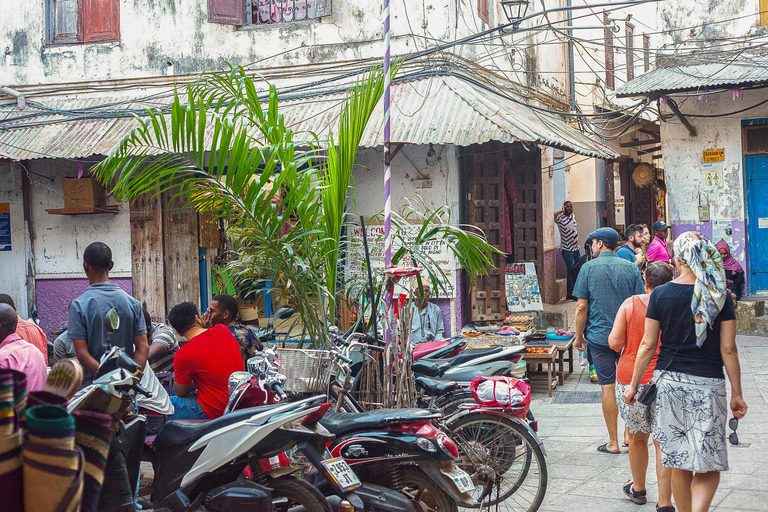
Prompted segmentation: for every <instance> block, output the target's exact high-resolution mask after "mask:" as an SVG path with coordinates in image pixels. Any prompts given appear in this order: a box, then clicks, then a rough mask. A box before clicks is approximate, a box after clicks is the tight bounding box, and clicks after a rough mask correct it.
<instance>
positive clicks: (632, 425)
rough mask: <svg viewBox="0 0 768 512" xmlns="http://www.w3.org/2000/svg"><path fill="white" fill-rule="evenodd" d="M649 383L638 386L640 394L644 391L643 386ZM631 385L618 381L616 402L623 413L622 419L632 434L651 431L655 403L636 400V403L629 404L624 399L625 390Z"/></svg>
mask: <svg viewBox="0 0 768 512" xmlns="http://www.w3.org/2000/svg"><path fill="white" fill-rule="evenodd" d="M646 385H647V384H641V385H640V387H639V388H637V392H638V394H640V393H642V391H643V388H644V387H645V386H646ZM628 387H629V385H628V384H622V383H621V382H617V383H616V404H617V405H618V406H619V412H620V413H621V419H622V420H624V425H625V426H626V427H627V429H628V430H629V433H630V434H636V433H638V432H644V433H646V434H650V433H651V428H652V425H653V404H651V405H644V404H641V403H640V402H635V404H634V405H628V404H627V402H625V401H624V392H625V391H626V390H627V388H628Z"/></svg>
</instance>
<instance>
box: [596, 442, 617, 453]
mask: <svg viewBox="0 0 768 512" xmlns="http://www.w3.org/2000/svg"><path fill="white" fill-rule="evenodd" d="M597 451H599V452H600V453H610V454H611V455H621V450H619V451H617V452H612V451H611V450H609V449H608V443H605V444H601V445H600V446H598V447H597Z"/></svg>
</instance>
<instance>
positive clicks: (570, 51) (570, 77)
mask: <svg viewBox="0 0 768 512" xmlns="http://www.w3.org/2000/svg"><path fill="white" fill-rule="evenodd" d="M566 6H568V7H571V0H567V2H566ZM565 12H566V14H567V15H568V27H569V28H568V29H567V30H566V32H567V34H568V82H569V83H568V89H569V90H568V92H569V94H570V96H571V112H575V111H576V82H575V79H576V73H575V72H574V69H573V30H571V28H570V27H572V26H573V11H572V10H570V9H568V10H567V11H565Z"/></svg>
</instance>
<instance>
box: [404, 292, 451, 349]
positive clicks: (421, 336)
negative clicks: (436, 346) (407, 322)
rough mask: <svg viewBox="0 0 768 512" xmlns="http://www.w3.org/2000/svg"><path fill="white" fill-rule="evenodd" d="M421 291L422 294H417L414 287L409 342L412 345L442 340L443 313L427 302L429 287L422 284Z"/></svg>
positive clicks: (435, 305)
mask: <svg viewBox="0 0 768 512" xmlns="http://www.w3.org/2000/svg"><path fill="white" fill-rule="evenodd" d="M421 289H422V290H423V294H421V293H420V292H419V288H418V285H416V286H415V287H414V290H413V295H414V300H413V303H412V305H411V315H412V318H411V336H410V341H411V343H413V344H414V345H418V344H419V343H423V342H425V341H435V340H441V339H443V331H444V327H443V313H442V311H440V308H439V307H438V306H437V304H433V303H431V302H429V296H430V295H431V293H432V289H431V287H430V286H429V285H428V284H426V283H423V284H422V287H421Z"/></svg>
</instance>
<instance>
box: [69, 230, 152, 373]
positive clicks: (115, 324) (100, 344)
mask: <svg viewBox="0 0 768 512" xmlns="http://www.w3.org/2000/svg"><path fill="white" fill-rule="evenodd" d="M113 266H114V263H113V262H112V250H111V249H110V248H109V246H107V244H105V243H102V242H93V243H92V244H90V245H89V246H88V247H86V248H85V251H83V270H84V271H85V275H86V276H87V277H88V282H89V283H90V286H88V289H87V290H85V293H83V294H82V295H80V296H79V297H78V298H76V299H75V300H73V301H72V303H71V304H70V305H69V322H68V324H67V333H68V337H69V339H70V340H72V345H73V346H74V348H75V354H76V355H77V360H78V361H80V364H81V365H83V373H84V376H85V382H86V383H88V381H89V380H90V379H92V378H93V376H94V375H95V374H96V371H97V370H98V369H99V359H101V356H102V355H104V353H105V352H107V351H108V350H109V348H110V347H120V348H121V349H123V350H124V351H125V353H126V354H127V355H128V356H129V357H131V358H133V360H134V361H136V363H137V364H138V365H139V366H140V367H142V368H144V365H145V364H146V362H147V356H148V354H149V343H148V342H147V326H146V325H145V324H144V313H143V312H142V310H141V304H139V301H137V300H136V299H134V298H133V297H131V296H130V295H128V294H127V293H125V292H124V291H123V290H121V289H120V287H119V286H117V284H115V283H112V282H110V280H109V271H110V270H112V267H113Z"/></svg>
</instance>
